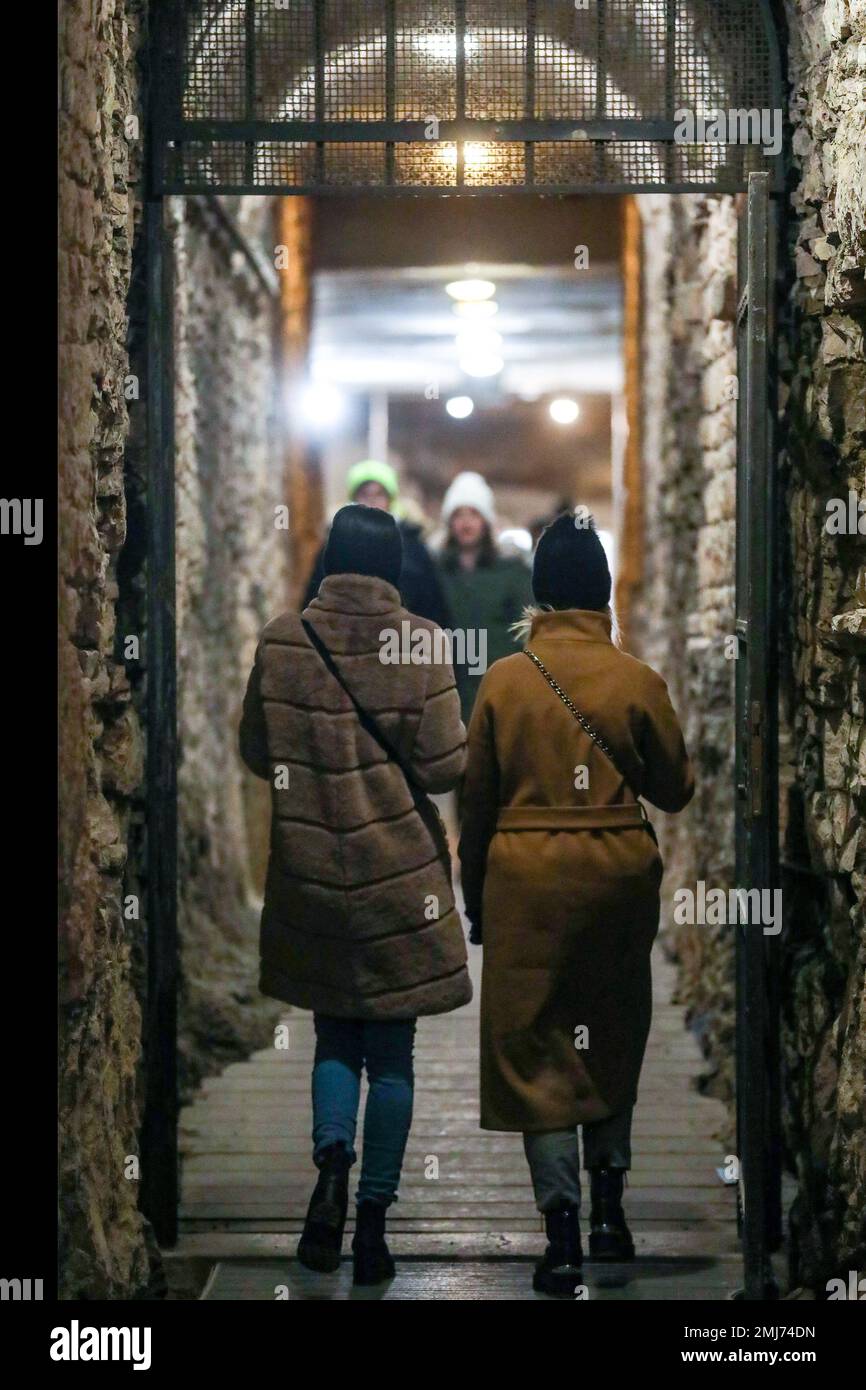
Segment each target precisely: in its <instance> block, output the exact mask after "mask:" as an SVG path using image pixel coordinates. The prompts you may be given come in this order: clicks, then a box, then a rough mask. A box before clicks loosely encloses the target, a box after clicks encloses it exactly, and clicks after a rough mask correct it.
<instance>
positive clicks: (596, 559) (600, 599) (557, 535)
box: [532, 509, 612, 610]
mask: <svg viewBox="0 0 866 1390" xmlns="http://www.w3.org/2000/svg"><path fill="white" fill-rule="evenodd" d="M611 587H612V585H611V577H610V569H609V568H608V563H607V556H606V555H605V553H604V546H603V545H602V543H601V541H600V540H599V538H598V532H597V531H596V529H595V522H594V521H593V519H592V517H591V516H589V515H588V514H587V513H586V511H585V510H584V509H579V511H578V512H563V514H562V515H561V516H558V517H557V518H556V520H555V521H554V522H552V523H551V525H550V526H548V527H546V529H545V530H544V531H543V532H542V533H541V537H540V538H539V541H538V545H537V546H536V549H535V559H534V560H533V564H532V592H533V594H534V595H535V601H536V603H540V604H544V605H546V606H548V607H550V608H556V609H564V608H590V609H596V610H603V609H605V608H607V607H608V605H609V604H610V594H611Z"/></svg>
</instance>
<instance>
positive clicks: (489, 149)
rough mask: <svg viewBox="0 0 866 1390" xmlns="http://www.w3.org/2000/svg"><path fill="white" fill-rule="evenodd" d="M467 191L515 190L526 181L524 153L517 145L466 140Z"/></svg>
mask: <svg viewBox="0 0 866 1390" xmlns="http://www.w3.org/2000/svg"><path fill="white" fill-rule="evenodd" d="M463 166H464V170H465V174H464V181H465V183H466V186H467V188H484V187H487V186H489V185H490V184H493V185H495V187H497V188H507V187H514V186H515V185H518V184H522V183H523V182H524V180H525V178H526V152H525V147H524V145H523V144H522V143H520V144H518V143H517V142H516V141H512V142H508V141H505V140H500V141H481V140H467V142H466V144H465V145H464V148H463Z"/></svg>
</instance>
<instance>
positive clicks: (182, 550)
mask: <svg viewBox="0 0 866 1390" xmlns="http://www.w3.org/2000/svg"><path fill="white" fill-rule="evenodd" d="M168 212H169V219H170V224H171V232H172V245H173V254H174V261H175V281H176V299H175V303H176V310H175V374H176V430H177V434H176V469H177V473H176V477H177V634H178V738H179V770H178V811H179V866H178V872H179V933H180V940H181V977H182V978H181V995H180V1018H179V1051H180V1059H179V1060H180V1084H181V1093H182V1095H184V1096H186V1095H188V1094H189V1093H190V1091H191V1089H192V1088H193V1087H194V1086H195V1084H196V1083H197V1082H198V1081H199V1080H200V1079H201V1077H202V1076H204V1075H206V1074H208V1073H210V1072H213V1071H216V1070H218V1069H219V1068H220V1067H222V1066H224V1065H225V1064H226V1062H227V1061H229V1060H233V1059H235V1058H237V1057H241V1056H246V1055H248V1054H249V1052H250V1051H251V1050H253V1049H254V1048H255V1047H261V1046H262V1045H263V1043H264V1042H265V1041H266V1039H267V1036H268V1034H269V1031H270V1027H271V1025H272V1023H273V1020H274V1017H275V1013H276V1012H277V1011H278V1010H279V1005H274V1004H273V1002H271V1003H268V1002H267V1001H266V1000H264V999H263V997H262V996H261V995H259V993H258V988H257V982H258V918H259V911H258V902H257V895H258V894H260V892H261V890H262V887H263V882H264V868H265V858H266V854H267V838H268V818H269V800H268V794H267V788H266V787H265V785H264V783H262V782H260V781H258V780H257V779H255V778H253V777H252V775H251V774H249V773H248V772H247V771H246V769H244V767H243V765H242V764H241V761H240V757H239V754H238V750H237V739H238V736H237V731H238V723H239V720H240V712H241V703H242V700H243V694H244V690H245V688H246V681H247V676H248V675H249V671H250V668H251V666H252V663H253V658H254V655H255V648H256V643H257V641H258V636H259V633H260V631H261V629H262V627H263V626H264V624H265V623H266V622H267V621H268V620H269V619H270V618H272V617H273V616H274V615H275V614H276V613H277V612H279V611H281V609H283V608H285V607H286V605H287V602H288V568H287V567H288V545H287V535H288V532H287V531H286V530H285V529H278V528H277V526H276V524H275V523H276V512H275V509H276V508H277V507H278V506H280V505H281V504H282V503H283V502H284V499H285V491H284V486H283V483H284V479H283V466H284V459H283V455H282V446H281V443H280V439H279V434H278V428H277V399H276V390H277V375H276V372H275V350H276V336H275V335H276V332H277V323H278V318H277V314H278V295H279V286H278V280H277V275H276V272H275V271H274V269H273V233H272V205H271V202H270V200H269V199H265V198H244V199H237V200H232V201H231V202H230V203H229V204H227V205H224V214H225V217H227V218H229V219H234V221H235V224H236V226H237V227H238V229H240V230H242V231H243V233H244V236H245V238H246V239H247V241H248V244H249V246H250V247H251V248H252V250H253V253H254V254H255V253H258V254H259V255H260V257H261V274H258V273H257V272H256V270H255V268H254V266H253V265H252V264H251V263H250V261H249V259H248V258H247V257H246V256H245V255H244V253H243V252H242V250H240V249H239V248H238V245H237V244H236V242H235V241H234V240H233V238H232V236H231V233H230V228H229V227H228V226H227V225H226V222H225V220H224V218H221V217H220V215H219V214H218V212H217V211H216V210H215V208H214V206H213V204H211V203H209V202H208V201H207V200H203V199H189V200H186V202H184V200H181V199H172V200H171V201H170V205H169V210H168ZM265 248H270V262H268V261H267V260H266V258H265ZM262 277H264V280H263V278H262Z"/></svg>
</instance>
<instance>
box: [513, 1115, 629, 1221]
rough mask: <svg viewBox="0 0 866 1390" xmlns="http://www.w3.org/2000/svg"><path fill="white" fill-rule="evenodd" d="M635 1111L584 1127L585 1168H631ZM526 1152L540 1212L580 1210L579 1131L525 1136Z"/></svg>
mask: <svg viewBox="0 0 866 1390" xmlns="http://www.w3.org/2000/svg"><path fill="white" fill-rule="evenodd" d="M631 1117H632V1109H631V1107H629V1109H628V1110H623V1111H621V1112H620V1113H619V1114H618V1115H611V1116H609V1118H608V1119H606V1120H596V1122H595V1123H594V1124H591V1125H582V1126H581V1128H582V1130H583V1166H584V1168H630V1167H631ZM523 1149H524V1152H525V1154H526V1161H527V1162H528V1164H529V1171H530V1174H531V1175H532V1186H533V1190H534V1192H535V1204H536V1206H537V1207H538V1210H539V1211H552V1210H553V1209H554V1208H555V1207H558V1206H561V1205H563V1204H564V1203H567V1204H568V1205H569V1206H576V1207H577V1206H580V1151H579V1149H578V1142H577V1130H576V1129H548V1130H542V1131H540V1132H538V1133H535V1134H524V1136H523Z"/></svg>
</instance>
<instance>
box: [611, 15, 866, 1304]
mask: <svg viewBox="0 0 866 1390" xmlns="http://www.w3.org/2000/svg"><path fill="white" fill-rule="evenodd" d="M786 10H787V18H788V25H789V35H788V63H789V82H790V109H789V116H790V121H791V140H792V153H793V177H792V184H793V192H792V196H791V200H790V216H789V220H788V229H787V242H786V245H785V247H784V249H783V254H782V264H781V267H780V270H781V278H782V280H783V282H784V283H785V285H786V286H787V290H786V300H785V303H784V312H783V314H782V318H781V322H780V326H779V337H778V348H779V354H780V363H781V376H782V380H781V382H780V419H779V438H780V458H779V467H780V470H781V489H782V507H781V514H782V518H783V531H784V534H783V555H782V566H781V568H782V575H781V581H780V583H781V587H780V596H779V603H780V612H781V613H782V615H783V633H782V646H783V651H782V708H781V716H782V718H781V724H782V738H781V750H780V752H781V768H780V774H781V789H782V802H781V805H780V821H781V824H782V825H783V827H784V839H783V845H782V853H783V861H784V864H785V868H784V870H783V888H784V892H785V908H786V913H785V932H784V936H783V939H782V971H783V978H782V981H781V992H782V1015H783V1063H782V1066H783V1088H784V1101H783V1110H784V1128H785V1133H784V1141H785V1159H786V1164H787V1167H788V1168H789V1170H791V1171H792V1172H793V1173H794V1174H795V1176H796V1179H797V1196H796V1199H795V1201H794V1204H793V1208H792V1210H791V1212H790V1229H791V1242H790V1249H791V1254H792V1267H791V1276H792V1280H793V1282H794V1283H801V1284H803V1285H804V1286H807V1287H810V1288H813V1289H814V1290H815V1291H816V1292H817V1293H818V1295H819V1296H820V1294H821V1293H822V1291H823V1290H824V1288H825V1285H826V1280H827V1279H828V1278H829V1277H831V1276H834V1275H839V1274H841V1275H843V1276H846V1275H847V1271H848V1270H850V1269H859V1270H860V1271H861V1272H862V1270H863V1268H864V1267H866V1250H864V1245H863V1239H864V1237H863V1232H864V1222H866V1116H864V1111H863V1101H862V1093H863V1077H864V1074H866V993H864V990H866V986H864V973H866V914H864V891H866V889H864V885H866V837H864V833H863V829H862V824H863V811H864V800H866V798H864V776H866V748H864V727H863V710H864V665H863V653H864V648H866V639H864V620H866V573H864V558H866V557H864V537H863V534H862V527H863V521H862V511H861V512H860V513H858V504H859V507H860V508H861V509H862V508H863V507H864V500H866V499H864V450H866V362H864V348H863V325H864V312H866V289H864V267H866V174H864V162H863V150H864V147H866V97H864V79H866V3H864V0H852V2H851V3H845V0H827V2H826V3H825V2H824V0H788V3H787V5H786ZM638 202H639V206H640V210H641V216H642V219H643V250H644V256H643V329H642V336H643V353H644V357H643V383H642V412H641V430H642V457H643V465H644V472H645V478H644V486H645V494H646V508H645V537H644V540H645V546H646V565H645V574H644V582H643V590H642V593H641V594H639V595H637V596H636V599H635V618H637V617H638V615H639V614H641V613H642V625H641V626H640V627H638V628H635V627H634V624H633V631H634V636H635V640H636V645H637V646H638V648H639V650H640V651H641V654H643V655H644V656H645V657H646V658H647V659H648V660H650V661H651V662H653V664H655V665H657V666H658V667H659V668H660V669H661V670H662V671H663V673H664V674H665V675H666V677H667V678H668V680H669V682H670V685H671V691H672V695H673V698H674V702H675V704H676V705H677V707H678V709H679V710H680V712H681V715H682V717H683V719H684V723H685V727H686V735H687V739H688V743H689V746H690V750H691V752H692V754H693V756H694V757H695V759H696V762H697V771H698V777H699V786H700V790H699V792H698V795H697V797H696V801H695V803H693V805H692V807H691V808H689V810H688V811H687V812H686V813H685V814H684V815H683V816H681V817H678V818H676V819H675V820H674V821H673V822H672V823H671V822H670V821H669V822H668V823H664V822H665V818H664V817H660V818H659V819H660V820H661V821H662V822H663V824H662V826H661V834H662V847H663V850H664V853H665V856H666V859H667V864H668V874H667V892H666V902H667V903H668V904H669V903H670V894H671V893H672V891H673V889H674V888H675V887H680V886H688V885H691V884H694V882H695V881H696V880H697V879H701V878H703V879H704V880H706V882H707V883H708V884H712V885H713V886H720V887H726V886H728V885H729V884H730V883H731V881H732V872H733V852H732V846H733V839H732V792H731V787H732V755H733V742H732V729H731V710H732V681H733V669H732V663H730V662H726V661H725V658H724V637H725V636H726V635H727V634H729V633H730V632H732V630H733V629H732V623H733V589H732V585H731V576H732V574H733V554H734V517H735V506H734V451H735V445H734V437H735V436H734V425H735V421H734V405H733V402H732V401H730V400H729V399H728V398H727V383H728V382H729V379H730V378H731V377H732V376H733V374H734V373H735V371H736V366H735V357H734V336H733V332H734V330H733V309H734V300H733V290H734V284H735V277H734V264H735V257H734V247H735V215H734V207H733V204H732V202H731V200H727V199H715V198H705V197H702V196H696V195H691V196H688V197H682V198H670V199H666V198H661V197H655V196H653V197H648V198H641V199H639V200H638ZM852 499H853V500H852ZM842 502H845V503H850V506H849V509H848V511H849V516H850V517H851V518H852V519H853V525H851V524H849V525H848V527H847V530H845V531H843V533H842V534H834V533H833V530H834V528H833V527H832V526H831V527H830V528H828V515H829V514H828V505H829V506H830V507H833V506H834V505H836V504H838V503H842ZM858 515H859V518H860V519H859V522H858ZM665 940H666V942H667V944H668V947H669V949H670V950H671V951H672V952H673V953H674V954H676V956H677V958H678V960H679V964H680V990H681V995H682V997H683V998H684V1000H685V1001H686V1002H687V1003H688V1005H689V1008H690V1017H691V1019H692V1022H693V1024H694V1025H695V1026H696V1027H697V1029H698V1030H699V1032H700V1033H701V1035H702V1038H703V1041H704V1045H705V1048H706V1049H707V1052H708V1056H709V1059H710V1061H711V1064H712V1068H713V1079H712V1081H711V1085H712V1086H713V1088H714V1089H716V1090H718V1091H719V1092H720V1093H721V1094H722V1095H723V1096H725V1097H726V1098H728V1099H730V1097H731V1094H732V1082H733V1056H732V1052H731V1042H732V1037H733V1023H734V1008H733V974H732V965H733V961H732V954H733V943H732V941H731V939H730V934H729V932H728V931H727V929H719V930H718V931H713V929H711V928H700V929H692V928H688V927H685V928H674V927H672V926H671V924H670V922H669V921H668V923H667V925H666V934H665Z"/></svg>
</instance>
